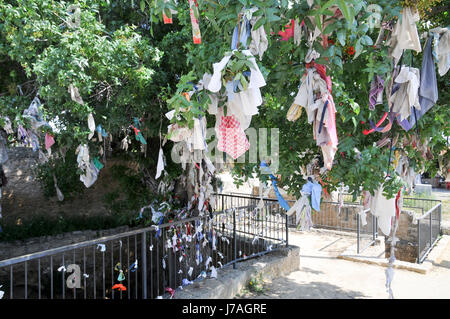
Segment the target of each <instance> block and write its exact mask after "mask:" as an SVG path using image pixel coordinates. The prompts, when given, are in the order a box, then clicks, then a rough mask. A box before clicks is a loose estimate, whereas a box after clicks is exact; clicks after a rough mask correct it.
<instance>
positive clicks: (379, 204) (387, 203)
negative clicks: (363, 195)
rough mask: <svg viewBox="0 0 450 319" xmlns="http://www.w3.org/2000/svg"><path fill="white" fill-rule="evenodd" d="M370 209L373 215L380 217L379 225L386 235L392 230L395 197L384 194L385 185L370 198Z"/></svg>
mask: <svg viewBox="0 0 450 319" xmlns="http://www.w3.org/2000/svg"><path fill="white" fill-rule="evenodd" d="M370 211H371V213H372V215H373V216H376V217H378V226H379V227H380V230H381V231H382V232H383V234H385V235H386V236H389V234H390V232H391V222H392V217H394V216H395V212H396V208H395V197H393V198H391V199H387V198H386V197H385V196H384V195H383V185H381V186H380V188H379V189H378V190H376V191H375V194H374V196H373V197H371V198H370Z"/></svg>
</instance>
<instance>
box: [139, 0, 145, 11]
mask: <svg viewBox="0 0 450 319" xmlns="http://www.w3.org/2000/svg"><path fill="white" fill-rule="evenodd" d="M140 6H141V11H142V12H144V11H145V0H141V3H140Z"/></svg>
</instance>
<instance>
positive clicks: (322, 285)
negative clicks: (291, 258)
mask: <svg viewBox="0 0 450 319" xmlns="http://www.w3.org/2000/svg"><path fill="white" fill-rule="evenodd" d="M302 271H308V269H304V268H302ZM263 287H264V289H263V292H262V293H260V294H256V293H252V292H247V293H246V294H243V295H240V296H239V297H237V298H239V299H356V298H367V296H365V295H364V294H361V292H359V291H352V290H344V289H342V288H341V287H338V286H335V285H332V284H329V283H326V282H320V281H313V282H309V283H298V282H295V281H293V280H292V279H290V278H286V277H283V278H279V279H277V280H275V281H273V282H271V283H269V284H264V286H263ZM269 287H270V288H269Z"/></svg>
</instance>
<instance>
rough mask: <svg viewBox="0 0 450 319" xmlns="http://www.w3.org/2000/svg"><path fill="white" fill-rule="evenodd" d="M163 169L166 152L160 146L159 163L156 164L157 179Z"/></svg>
mask: <svg viewBox="0 0 450 319" xmlns="http://www.w3.org/2000/svg"><path fill="white" fill-rule="evenodd" d="M163 170H164V152H163V149H162V148H159V155H158V164H157V166H156V176H155V179H158V178H159V177H160V176H161V173H162V171H163Z"/></svg>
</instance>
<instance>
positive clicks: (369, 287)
mask: <svg viewBox="0 0 450 319" xmlns="http://www.w3.org/2000/svg"><path fill="white" fill-rule="evenodd" d="M289 236H290V237H289V242H290V243H291V244H293V245H297V246H299V247H300V270H299V271H295V272H292V273H291V274H290V275H288V276H284V277H280V278H277V279H274V280H273V281H272V282H267V283H266V284H265V292H264V294H262V295H254V294H251V293H247V294H245V295H244V296H242V295H241V298H249V299H254V298H261V299H263V298H276V299H278V298H280V299H291V298H294V299H349V298H350V299H352V298H364V299H368V298H371V299H372V298H376V299H386V298H387V297H388V293H387V292H386V288H385V281H386V277H385V272H384V271H385V268H384V267H381V266H376V265H370V264H364V263H358V262H352V261H346V260H342V259H337V258H336V257H337V256H338V255H339V254H341V253H342V252H343V251H344V250H345V249H346V248H347V247H349V246H350V245H353V244H355V241H356V239H355V238H354V237H349V236H340V235H336V234H323V233H316V232H305V233H298V232H290V234H289ZM392 289H393V292H394V298H396V299H406V298H408V299H437V298H439V299H440V298H445V299H448V298H450V247H448V248H447V250H446V251H445V252H444V253H443V258H442V262H440V264H438V265H435V266H434V267H433V269H432V270H431V271H430V272H429V273H427V274H426V275H424V274H420V273H416V272H412V271H408V270H401V269H395V274H394V280H393V282H392Z"/></svg>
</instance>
